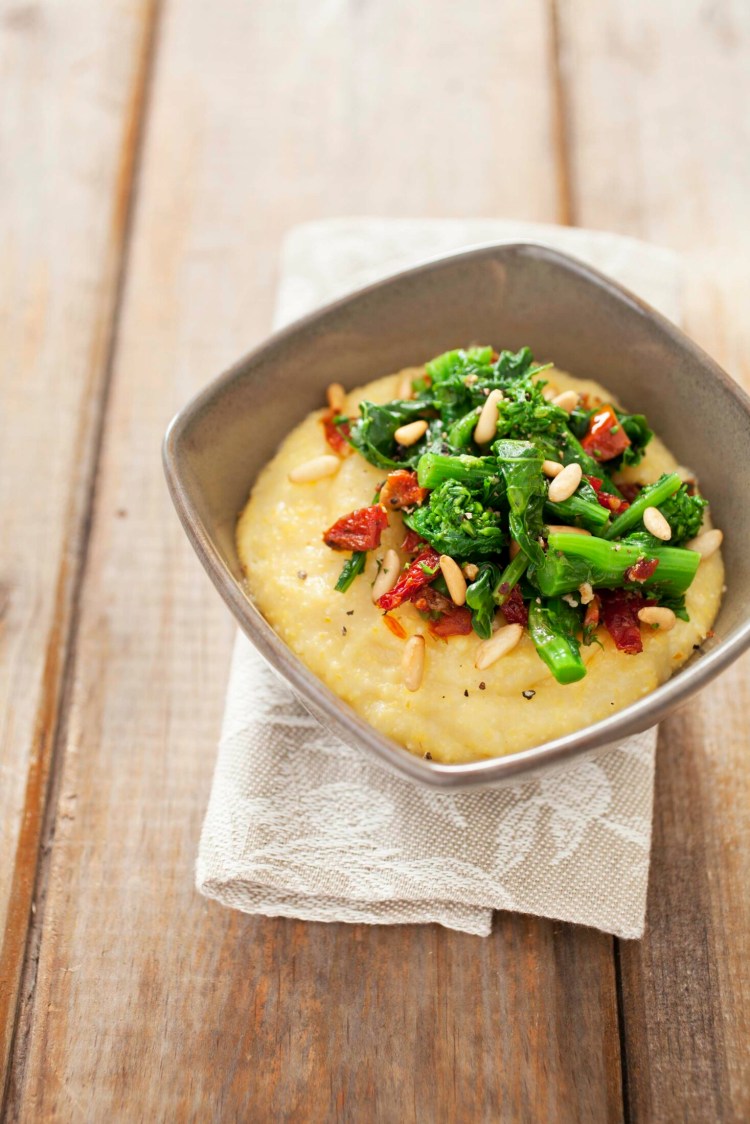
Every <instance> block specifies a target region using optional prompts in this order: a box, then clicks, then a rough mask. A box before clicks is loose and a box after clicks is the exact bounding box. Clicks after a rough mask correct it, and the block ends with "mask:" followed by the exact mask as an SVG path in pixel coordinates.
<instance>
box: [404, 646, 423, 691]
mask: <svg viewBox="0 0 750 1124" xmlns="http://www.w3.org/2000/svg"><path fill="white" fill-rule="evenodd" d="M401 675H402V676H403V680H404V686H405V687H406V689H407V691H418V690H419V688H420V687H421V686H422V676H423V675H424V636H411V637H410V638H409V639H408V640H407V641H406V644H405V646H404V654H403V656H402V658H401Z"/></svg>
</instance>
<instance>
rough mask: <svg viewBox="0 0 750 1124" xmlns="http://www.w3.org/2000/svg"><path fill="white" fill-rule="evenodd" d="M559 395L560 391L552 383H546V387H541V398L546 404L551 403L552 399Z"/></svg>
mask: <svg viewBox="0 0 750 1124" xmlns="http://www.w3.org/2000/svg"><path fill="white" fill-rule="evenodd" d="M559 393H560V391H559V390H558V388H557V387H556V386H555V384H554V383H551V382H548V383H547V385H546V386H543V387H542V398H545V399H546V400H547V401H548V402H551V401H552V399H553V398H557V396H558V394H559Z"/></svg>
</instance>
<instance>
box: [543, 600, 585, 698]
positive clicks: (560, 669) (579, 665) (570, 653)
mask: <svg viewBox="0 0 750 1124" xmlns="http://www.w3.org/2000/svg"><path fill="white" fill-rule="evenodd" d="M561 609H562V606H561V604H560V602H555V601H550V602H549V603H548V604H547V605H543V604H540V603H539V602H538V601H537V600H536V599H535V598H533V599H532V601H531V603H530V605H529V635H530V636H531V639H532V641H533V643H534V647H535V648H536V650H537V652H538V653H539V656H540V657H541V659H542V660H543V661H544V663H546V665H547V667H548V668H549V669H550V671H551V672H552V674H553V675H554V677H555V679H556V680H557V682H558V683H563V684H567V683H577V682H578V680H579V679H583V677H584V676H585V674H586V666H585V664H584V662H583V660H582V659H581V651H580V645H579V643H578V640H577V639H576V638H575V636H573V635H572V633H571V632H569V631H568V629H567V627H564V626H563V621H565V620H566V615H565V614H564V613H563V612H561V611H560V610H561Z"/></svg>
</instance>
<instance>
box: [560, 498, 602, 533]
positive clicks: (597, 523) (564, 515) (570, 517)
mask: <svg viewBox="0 0 750 1124" xmlns="http://www.w3.org/2000/svg"><path fill="white" fill-rule="evenodd" d="M544 517H545V519H546V520H547V522H548V523H571V524H574V525H575V526H579V525H580V526H581V527H585V528H586V530H587V531H594V532H595V533H596V534H602V532H603V528H605V527H606V526H607V524H608V523H609V512H608V511H607V509H606V507H602V505H601V504H600V503H593V502H592V501H591V500H587V499H584V497H583V496H579V495H572V496H569V497H568V499H567V500H561V501H560V502H559V503H546V504H545V505H544Z"/></svg>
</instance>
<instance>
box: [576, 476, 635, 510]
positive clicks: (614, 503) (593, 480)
mask: <svg viewBox="0 0 750 1124" xmlns="http://www.w3.org/2000/svg"><path fill="white" fill-rule="evenodd" d="M586 479H587V480H588V482H589V484H590V485H591V487H592V488H593V489H594V491H595V492H596V498H597V499H598V501H599V503H600V504H601V505H602V507H605V508H606V509H607V511H611V512H617V514H620V513H621V512H623V511H627V509H628V508H629V507H630V504H629V503H628V502H627V500H621V499H620V497H619V496H616V495H614V494H613V493H612V492H603V491H602V484H603V483H604V481H603V480H600V478H599V477H598V476H587V477H586Z"/></svg>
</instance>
